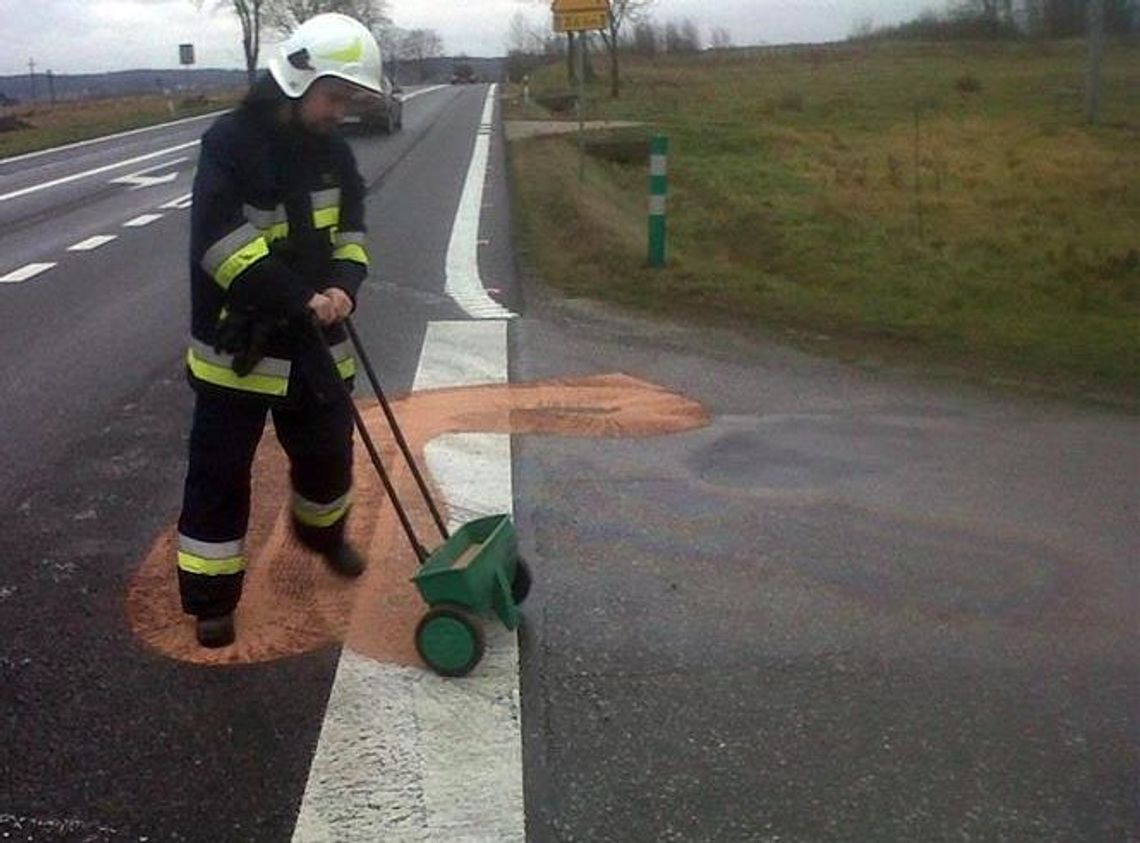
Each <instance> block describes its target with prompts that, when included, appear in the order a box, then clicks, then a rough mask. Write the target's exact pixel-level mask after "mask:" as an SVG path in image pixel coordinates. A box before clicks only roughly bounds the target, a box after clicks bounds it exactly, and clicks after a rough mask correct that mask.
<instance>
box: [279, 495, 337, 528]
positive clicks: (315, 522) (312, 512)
mask: <svg viewBox="0 0 1140 843" xmlns="http://www.w3.org/2000/svg"><path fill="white" fill-rule="evenodd" d="M351 505H352V493H351V492H350V493H348V494H346V495H343V496H342V497H340V498H337V499H336V500H335V501H331V502H330V503H316V502H314V501H310V500H307V499H305V498H303V497H301V496H300V495H298V494H294V495H293V516H294V517H295V518H296V519H297V520H298V521H300V522H301V523H302V524H304V525H306V526H308V527H331V526H332V525H333V524H335V523H336V522H338V521H340V519H342V518H344V516H345V514H346V513H347V512H348V508H349V507H350V506H351Z"/></svg>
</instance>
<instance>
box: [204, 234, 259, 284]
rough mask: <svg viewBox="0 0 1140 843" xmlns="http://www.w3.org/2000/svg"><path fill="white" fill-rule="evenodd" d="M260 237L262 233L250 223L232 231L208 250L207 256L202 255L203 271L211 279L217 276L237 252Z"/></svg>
mask: <svg viewBox="0 0 1140 843" xmlns="http://www.w3.org/2000/svg"><path fill="white" fill-rule="evenodd" d="M259 237H261V232H260V231H258V230H257V229H256V228H254V227H253V226H252V225H250V224H249V223H246V224H245V225H243V226H241V227H239V228H238V229H236V230H234V231H231V232H230V233H229V234H227V235H226V236H225V237H223V238H222V239H221V240H218V241H217V242H216V243H214V245H213V246H211V247H210V248H209V249H207V250H206V254H204V255H202V269H204V270H206V272H208V273H209V274H210V275H211V277H212V276H215V275H217V273H218V270H219V269H221V268H222V264H224V263H225V262H226V261H227V260H229V259H230V257H232V256H233V254H234V253H235V252H238V251H240V250H241V249H242V248H244V247H245V246H248V245H249V244H250V243H252V242H253V241H254V240H257V239H258V238H259Z"/></svg>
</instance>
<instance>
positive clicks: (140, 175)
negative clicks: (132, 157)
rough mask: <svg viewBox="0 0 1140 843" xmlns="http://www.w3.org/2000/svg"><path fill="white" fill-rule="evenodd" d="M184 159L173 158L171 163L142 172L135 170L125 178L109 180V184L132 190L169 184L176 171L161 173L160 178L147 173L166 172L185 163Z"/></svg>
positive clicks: (165, 162)
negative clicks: (123, 186) (127, 186)
mask: <svg viewBox="0 0 1140 843" xmlns="http://www.w3.org/2000/svg"><path fill="white" fill-rule="evenodd" d="M186 160H188V159H186V158H175V159H174V160H173V161H163V162H162V163H161V164H155V165H154V166H153V167H147V168H146V169H143V170H135V172H133V173H128V174H127V175H125V176H119V177H118V178H114V179H111V181H110V182H108V183H109V184H125V185H129V186H130V187H131V189H132V190H138V189H140V188H144V187H156V186H157V185H160V184H170V183H171V182H172V181H174V180H175V179H176V178H178V171H177V170H175V171H174V172H172V173H163V174H162V175H161V176H152V175H148V173H153V172H154V171H155V170H167V169H169V168H171V167H173V166H174V165H175V164H181V163H182V162H183V161H186Z"/></svg>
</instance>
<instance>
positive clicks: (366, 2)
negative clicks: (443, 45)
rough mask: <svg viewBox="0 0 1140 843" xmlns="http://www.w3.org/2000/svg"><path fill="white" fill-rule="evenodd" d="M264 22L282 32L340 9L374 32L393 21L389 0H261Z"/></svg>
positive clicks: (289, 30)
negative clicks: (390, 15)
mask: <svg viewBox="0 0 1140 843" xmlns="http://www.w3.org/2000/svg"><path fill="white" fill-rule="evenodd" d="M261 3H262V5H263V6H264V10H263V16H264V20H265V24H266V25H267V26H269V27H270V28H272V29H274V30H276V31H277V32H280V33H282V34H285V33H288V32H292V31H293V30H294V29H296V28H297V25H298V24H300V23H303V22H304V21H307V20H308V19H309V18H311V17H313V15H319V14H323V13H325V12H340V13H341V14H344V15H348V16H349V17H351V18H356V19H357V20H358V21H360V22H361V23H362V24H364V25H365V26H366V27H368V28H369V29H370V30H371V31H372V32H373V33H379V32H380V30H381V29H383V28H384V27H385V26H388V25H389V24H391V22H392V21H391V20H390V19H389V17H388V14H387V12H388V3H387V0H261Z"/></svg>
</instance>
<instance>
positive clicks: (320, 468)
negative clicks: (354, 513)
mask: <svg viewBox="0 0 1140 843" xmlns="http://www.w3.org/2000/svg"><path fill="white" fill-rule="evenodd" d="M337 398H338V399H339V400H331V401H327V402H322V401H320V400H319V399H318V398H317V397H316V396H315V395H312V394H302V395H300V396H299V397H298V399H297V400H296V401H295V402H293V403H291V404H290V405H288V406H276V405H272V404H270V402H269V401H265V400H259V399H257V398H252V397H246V396H244V395H243V396H229V395H225V394H219V393H213V392H209V391H204V390H199V391H198V393H197V396H196V401H195V405H194V418H193V426H192V428H191V431H190V453H189V467H188V470H187V473H186V486H185V491H184V494H183V499H182V513H181V515H180V516H179V519H178V586H179V592H180V594H181V597H182V609H183V611H185V612H187V613H188V614H191V615H197V616H199V617H212V616H217V615H225V614H229V613H230V612H232V611H233V610H234V609H235V608H236V607H237V604H238V601H239V600H240V599H241V590H242V581H243V578H244V575H245V569H246V548H245V536H246V531H247V528H248V525H249V515H250V488H251V482H250V481H251V477H250V473H251V469H252V466H253V458H254V454H255V452H256V451H257V446H258V443H259V442H260V441H261V436H262V433H263V432H264V430H265V420H266V416H267V414H269V413H272V415H273V425H274V431H275V433H276V435H277V439H278V441H279V442H280V443H281V446H282V447H283V448H284V450H285V453H286V454H287V455H288V457H289V479H290V482H291V485H292V490H293V495H292V502H291V510H292V523H293V528H294V532H295V533H296V535H297V537H298V538H299V539H300V540H301V542H302V543H303V544H304V545H306V546H307V547H308V548H310V549H311V550H314V551H316V552H318V553H326V554H327V553H331V552H332V551H334V550H335V549H336V548H337V547H338V546H339V545H340V544H341V543H342V542H343V541H344V532H345V523H346V520H347V517H348V510H349V507H350V504H351V485H352V431H353V419H352V411H351V409H350V407H349V406H348V403H347V401H345V400H343V399H341V398H340V396H338V397H337Z"/></svg>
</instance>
